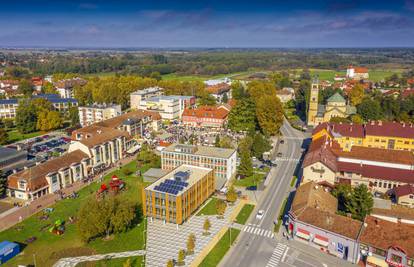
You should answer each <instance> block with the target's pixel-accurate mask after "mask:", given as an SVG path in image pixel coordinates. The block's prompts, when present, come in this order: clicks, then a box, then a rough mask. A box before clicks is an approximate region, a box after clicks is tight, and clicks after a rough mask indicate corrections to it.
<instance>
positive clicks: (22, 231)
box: [0, 160, 151, 266]
mask: <svg viewBox="0 0 414 267" xmlns="http://www.w3.org/2000/svg"><path fill="white" fill-rule="evenodd" d="M150 167H151V166H150V165H146V166H143V167H142V168H140V169H139V170H140V171H141V173H143V172H145V171H146V170H147V169H149V168H150ZM136 172H137V167H136V161H135V160H134V161H132V162H131V163H129V164H126V165H124V166H123V167H121V169H119V170H116V171H114V172H112V173H110V174H108V175H106V176H105V177H103V178H102V180H101V181H94V182H92V183H91V184H90V185H88V186H86V187H84V188H83V189H81V190H79V191H78V192H77V193H76V195H74V196H73V197H70V198H66V199H64V200H61V201H59V202H57V203H56V204H55V205H53V206H52V207H50V208H46V209H44V210H42V211H41V212H39V213H37V214H35V215H33V216H31V217H29V218H28V219H26V220H24V221H23V222H21V223H19V224H17V225H15V226H14V227H12V228H10V229H8V230H5V231H3V232H1V233H0V240H9V241H12V242H16V243H19V244H20V248H21V250H22V252H21V253H20V254H19V255H17V256H16V257H14V258H13V259H12V260H10V261H9V262H7V263H6V264H4V266H16V265H18V264H22V265H30V264H33V261H34V259H35V260H36V264H37V266H52V265H53V263H54V262H56V261H57V260H58V259H59V258H62V257H75V256H81V255H92V254H102V253H108V252H121V251H127V250H138V249H142V248H143V246H144V238H145V237H144V236H143V227H144V224H143V223H142V222H140V223H139V224H137V225H136V226H134V227H133V228H132V229H131V230H129V231H127V232H124V233H121V234H116V235H114V236H111V238H110V239H107V240H104V239H102V238H98V239H95V240H92V241H91V242H89V243H88V244H85V243H83V242H82V241H81V240H80V238H79V236H78V234H77V226H76V220H77V219H76V216H77V212H78V210H79V208H80V206H81V204H82V202H84V201H87V199H88V198H89V197H91V196H92V197H94V196H95V197H102V195H103V194H117V195H119V197H121V198H124V197H125V198H127V199H129V200H131V201H134V202H135V203H137V205H139V204H140V203H141V188H142V186H145V185H144V184H143V181H142V177H141V176H139V177H138V176H135V174H136ZM131 240H134V241H135V242H131Z"/></svg>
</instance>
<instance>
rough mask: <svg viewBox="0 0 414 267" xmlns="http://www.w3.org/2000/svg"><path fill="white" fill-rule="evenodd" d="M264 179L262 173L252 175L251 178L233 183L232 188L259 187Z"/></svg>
mask: <svg viewBox="0 0 414 267" xmlns="http://www.w3.org/2000/svg"><path fill="white" fill-rule="evenodd" d="M265 177H266V175H265V174H263V173H254V174H253V175H252V176H249V177H245V178H243V179H240V180H235V181H234V186H241V187H249V186H254V185H259V184H260V183H261V182H262V181H263V179H264V178H265Z"/></svg>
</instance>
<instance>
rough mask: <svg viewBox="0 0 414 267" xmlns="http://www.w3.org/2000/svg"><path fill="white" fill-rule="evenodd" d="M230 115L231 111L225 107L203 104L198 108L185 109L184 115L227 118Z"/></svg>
mask: <svg viewBox="0 0 414 267" xmlns="http://www.w3.org/2000/svg"><path fill="white" fill-rule="evenodd" d="M228 115H229V111H228V110H227V109H225V108H217V107H210V106H201V107H198V108H196V109H185V110H184V112H183V117H184V116H188V117H197V118H215V119H225V118H227V116H228Z"/></svg>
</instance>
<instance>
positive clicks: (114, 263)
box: [76, 256, 145, 267]
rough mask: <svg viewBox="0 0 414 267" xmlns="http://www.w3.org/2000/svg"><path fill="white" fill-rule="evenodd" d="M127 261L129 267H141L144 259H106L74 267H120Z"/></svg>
mask: <svg viewBox="0 0 414 267" xmlns="http://www.w3.org/2000/svg"><path fill="white" fill-rule="evenodd" d="M128 260H129V262H130V264H131V265H127V266H131V267H143V266H145V264H143V260H144V257H143V256H137V257H129V258H116V259H107V260H100V261H88V262H81V263H79V264H78V265H76V267H122V266H123V264H126V262H127V261H128Z"/></svg>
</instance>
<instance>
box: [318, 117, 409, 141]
mask: <svg viewBox="0 0 414 267" xmlns="http://www.w3.org/2000/svg"><path fill="white" fill-rule="evenodd" d="M322 129H326V130H328V131H329V132H330V133H331V134H335V133H336V134H339V135H341V136H345V137H360V138H364V137H365V136H367V135H373V136H387V137H400V138H411V139H413V138H414V126H413V124H410V123H399V122H382V121H371V122H369V123H367V124H365V125H363V124H352V123H332V122H324V123H321V124H320V125H318V126H317V127H316V128H315V129H314V130H313V132H312V135H315V134H316V133H318V132H320V131H321V130H322Z"/></svg>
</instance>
